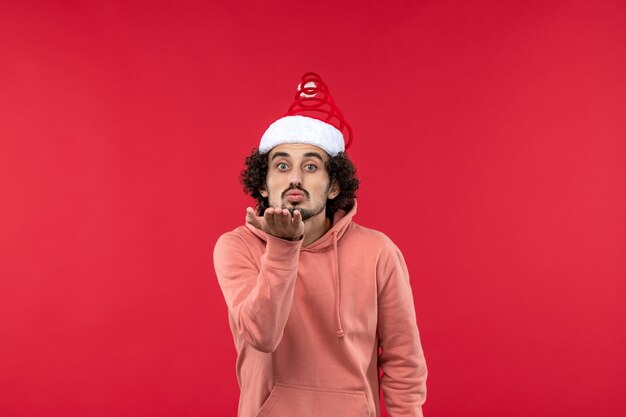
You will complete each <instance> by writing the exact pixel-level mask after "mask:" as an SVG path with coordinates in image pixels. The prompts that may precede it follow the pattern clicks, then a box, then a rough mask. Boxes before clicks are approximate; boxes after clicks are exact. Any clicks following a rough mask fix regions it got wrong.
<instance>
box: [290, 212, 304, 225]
mask: <svg viewBox="0 0 626 417" xmlns="http://www.w3.org/2000/svg"><path fill="white" fill-rule="evenodd" d="M301 221H302V213H300V210H294V211H293V222H292V223H293V225H294V226H297V225H298V224H299V223H300V222H301Z"/></svg>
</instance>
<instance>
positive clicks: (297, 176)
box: [289, 168, 302, 187]
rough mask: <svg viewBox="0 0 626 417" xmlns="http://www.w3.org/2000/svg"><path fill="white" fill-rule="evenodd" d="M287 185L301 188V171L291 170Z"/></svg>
mask: <svg viewBox="0 0 626 417" xmlns="http://www.w3.org/2000/svg"><path fill="white" fill-rule="evenodd" d="M289 185H292V186H293V185H297V186H300V187H302V170H300V169H297V168H296V169H292V170H291V172H290V175H289Z"/></svg>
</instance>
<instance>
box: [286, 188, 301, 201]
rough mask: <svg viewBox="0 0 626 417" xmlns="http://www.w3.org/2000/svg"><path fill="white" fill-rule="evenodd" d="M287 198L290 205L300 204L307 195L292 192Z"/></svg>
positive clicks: (296, 191)
mask: <svg viewBox="0 0 626 417" xmlns="http://www.w3.org/2000/svg"><path fill="white" fill-rule="evenodd" d="M285 197H286V198H287V201H289V202H290V203H299V202H301V201H302V200H304V198H305V195H304V193H303V192H302V191H299V190H290V191H288V192H287V194H286V195H285Z"/></svg>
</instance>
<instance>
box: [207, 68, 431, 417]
mask: <svg viewBox="0 0 626 417" xmlns="http://www.w3.org/2000/svg"><path fill="white" fill-rule="evenodd" d="M350 141H351V129H350V126H349V125H348V124H347V123H346V121H345V119H344V117H343V115H342V114H341V112H340V111H339V110H338V109H337V107H336V105H335V103H334V101H333V99H332V97H331V96H330V93H329V91H328V88H327V87H326V85H325V84H324V82H323V81H322V80H321V78H320V77H319V76H318V75H317V74H314V73H307V74H305V75H304V76H303V78H302V82H301V84H300V85H299V86H298V93H297V94H296V101H295V103H294V104H293V105H292V106H291V107H290V109H289V111H288V113H287V115H286V116H284V117H282V118H280V119H278V120H277V121H276V122H274V123H273V124H272V125H271V126H270V127H269V128H268V129H267V131H266V132H265V134H264V135H263V137H262V138H261V143H260V145H259V148H258V150H254V151H253V153H252V154H251V155H250V157H248V158H247V160H246V165H247V168H246V169H245V170H244V171H243V172H242V181H243V183H244V186H245V189H246V190H247V191H248V192H249V193H250V194H251V195H252V196H253V197H254V198H256V199H257V201H258V205H257V210H256V211H255V210H253V209H252V208H250V207H248V209H247V212H246V224H245V226H241V227H238V228H237V229H235V230H233V231H231V232H228V233H225V234H224V235H222V236H221V237H220V238H219V240H218V241H217V244H216V246H215V251H214V264H215V270H216V273H217V277H218V280H219V283H220V287H221V289H222V292H223V294H224V298H225V300H226V304H227V306H228V312H229V319H230V327H231V330H232V332H233V337H234V341H235V346H236V349H237V352H238V358H237V378H238V381H239V386H240V389H241V396H240V400H239V416H240V417H262V416H273V417H306V416H310V417H351V416H363V417H365V416H367V417H375V416H376V417H378V416H380V399H379V389H380V388H382V391H383V394H384V398H385V403H386V405H387V410H388V411H389V413H390V415H391V416H392V417H395V416H403V417H408V416H411V417H418V416H422V405H423V403H424V401H425V400H426V376H427V369H426V363H425V360H424V354H423V351H422V347H421V344H420V338H419V332H418V328H417V324H416V319H415V309H414V305H413V296H412V293H411V286H410V283H409V276H408V272H407V268H406V265H405V262H404V259H403V257H402V254H401V253H400V251H399V250H398V248H397V247H396V246H395V245H394V244H393V242H392V241H391V240H390V239H389V238H387V237H386V236H385V235H384V234H382V233H380V232H377V231H375V230H372V229H368V228H365V227H362V226H359V225H358V224H356V223H355V222H353V221H352V218H353V216H354V214H355V213H356V206H357V203H356V199H355V192H356V190H357V188H358V180H357V179H356V178H355V176H354V174H355V169H354V166H353V165H352V163H351V162H350V160H349V159H348V158H347V156H346V154H345V152H344V150H345V148H346V147H347V146H348V145H349V144H350ZM344 142H345V143H344ZM379 368H380V369H381V370H382V372H383V374H382V376H381V377H380V378H379V376H380V372H379Z"/></svg>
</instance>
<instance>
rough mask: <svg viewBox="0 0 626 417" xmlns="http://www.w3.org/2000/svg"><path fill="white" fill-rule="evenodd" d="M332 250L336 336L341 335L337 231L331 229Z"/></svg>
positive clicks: (342, 333)
mask: <svg viewBox="0 0 626 417" xmlns="http://www.w3.org/2000/svg"><path fill="white" fill-rule="evenodd" d="M333 252H334V255H335V287H336V290H335V309H336V314H337V336H338V337H343V335H344V332H343V325H342V324H341V307H340V306H341V285H340V284H339V252H338V250H337V231H336V230H335V231H333Z"/></svg>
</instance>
